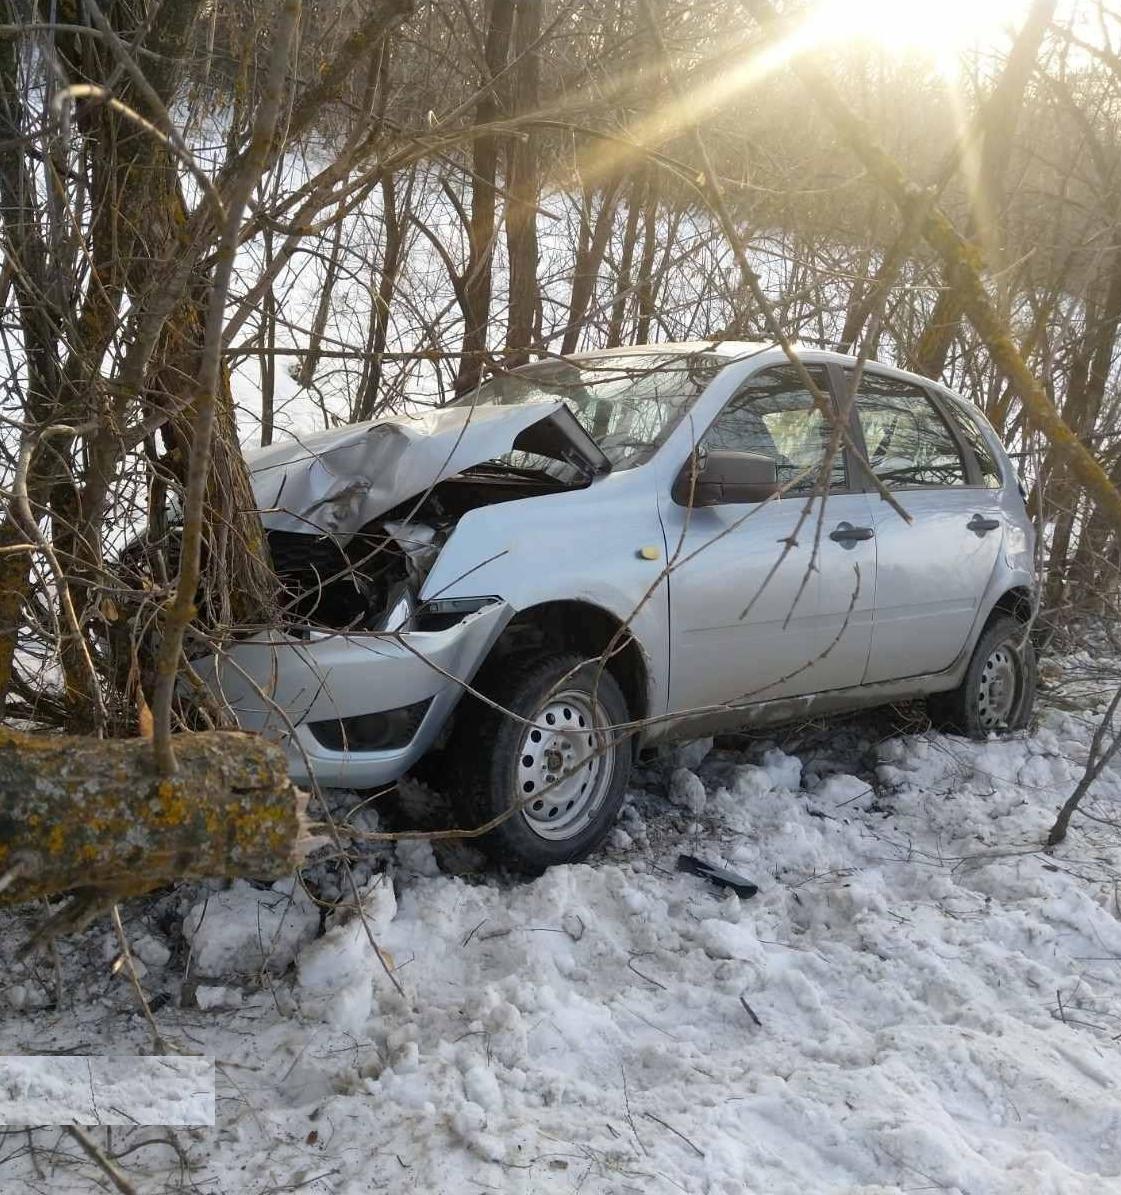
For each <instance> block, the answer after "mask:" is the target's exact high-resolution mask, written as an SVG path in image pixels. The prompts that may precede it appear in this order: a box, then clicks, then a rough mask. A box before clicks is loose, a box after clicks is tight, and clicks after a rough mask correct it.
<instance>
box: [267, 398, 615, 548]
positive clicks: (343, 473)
mask: <svg viewBox="0 0 1121 1195" xmlns="http://www.w3.org/2000/svg"><path fill="white" fill-rule="evenodd" d="M515 448H517V449H524V450H525V451H527V452H534V453H539V454H541V455H543V456H548V457H552V458H554V459H556V460H561V461H565V462H566V463H568V464H569V465H571V466H572V467H574V468H575V469H576V470H577V471H578V472H579V473H580V474H582V475H583V476H584V477H585V478H586V479H587V480H590V479H591V478H592V477H593V476H595V475H596V474H598V473H605V472H607V471H608V470H609V469H610V468H611V462H610V461H609V460H608V459H607V457H606V456H604V454H603V452H602V450H601V449H600V448H599V446H598V445H597V444H596V442H595V441H594V440H593V439H592V438H591V436H589V435H588V433H587V432H586V431H585V430H584V429H583V427H582V426H581V425H580V423H579V421H578V420H577V418H576V416H575V415H573V413H572V411H571V410H570V409H569V408H568V407H567V406H565V404H564V403H563V402H561V401H560V400H557V401H549V402H527V403H517V404H511V405H507V406H496V405H479V406H474V407H472V406H451V407H439V408H437V407H433V408H431V409H430V410H427V411H425V412H423V413H422V414H419V415H413V416H404V415H402V416H395V417H393V418H390V419H379V420H377V421H374V422H370V423H356V424H353V425H352V426H350V427H342V428H334V429H331V430H330V431H325V432H317V433H315V434H313V435H310V436H305V437H303V438H301V439H292V440H285V441H283V442H282V443H279V444H274V445H272V446H271V447H269V448H262V449H259V450H257V451H255V452H249V453H246V462H247V464H248V465H249V471H250V475H251V478H252V482H253V493H254V497H255V498H256V501H257V507H258V509H259V511H260V512H261V521H262V523H263V524H264V525H265V527H266V528H268V529H270V530H277V531H296V532H303V533H304V534H321V535H322V534H325V535H331V536H333V537H335V538H336V539H338V540H339V541H340V542H343V543H345V542H346V541H347V540H348V539H349V538H351V537H352V536H353V535H354V534H356V533H357V532H358V531H359V530H360V529H361V528H362V527H363V526H365V524H366V523H368V522H369V521H370V520H371V519H375V518H377V517H378V516H379V515H382V514H385V512H386V511H388V510H391V509H392V508H393V507H395V506H397V505H398V504H399V503H401V502H407V501H408V500H409V499H410V498H415V497H417V496H418V495H420V494H423V493H424V492H425V491H426V490H428V489H430V488H431V487H432V486H433V485H435V484H436V483H437V482H438V481H443V480H444V479H445V478H448V477H454V476H455V475H456V474H457V473H461V472H463V470H464V469H469V468H471V467H472V466H473V465H480V464H482V463H483V462H484V461H488V460H492V459H493V458H495V457H498V456H501V455H502V454H503V453H506V452H510V451H511V450H512V449H515Z"/></svg>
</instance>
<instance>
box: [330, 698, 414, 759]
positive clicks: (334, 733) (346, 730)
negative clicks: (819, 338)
mask: <svg viewBox="0 0 1121 1195" xmlns="http://www.w3.org/2000/svg"><path fill="white" fill-rule="evenodd" d="M431 703H432V698H431V697H428V698H425V700H424V701H417V702H415V703H414V704H413V705H402V706H399V707H398V708H397V709H395V710H379V711H378V712H377V713H374V714H358V715H357V716H356V717H353V718H330V719H327V720H326V721H323V722H309V723H308V729H309V730H310V731H311V733H312V735H313V736H314V737H315V741H316V742H317V743H319V744H320V745H321V746H324V747H328V748H329V749H330V750H332V751H394V750H397V749H399V748H401V747H407V746H408V745H409V743H410V742H411V741H412V738H413V735H414V734H416V732H417V727H418V726H420V724H421V721H422V720H423V718H424V712H425V710H427V709H428V707H429V705H431Z"/></svg>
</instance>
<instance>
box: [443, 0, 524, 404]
mask: <svg viewBox="0 0 1121 1195" xmlns="http://www.w3.org/2000/svg"><path fill="white" fill-rule="evenodd" d="M513 19H514V0H492V3H491V7H490V18H489V20H488V21H487V37H486V45H485V48H484V51H483V54H484V60H485V61H484V68H483V69H484V73H485V76H486V77H485V78H484V79H483V86H484V87H485V86H486V85H487V84H488V83H489V82H490V81H491V80H492V79H493V78H494V77H495V75H497V74H498V73H499V72H500V71H501V70H502V69H503V68H504V67H505V66H506V59H507V56H508V55H509V52H510V34H511V31H512V26H513ZM499 109H500V105H499V102H498V99H497V97H496V96H495V95H494V92H493V90H488V91H485V92H484V93H483V95H482V97H481V98H480V100H479V102H478V104H477V105H476V107H475V121H476V123H478V124H487V123H489V122H490V121H492V120H495V119H497V117H498V114H499ZM497 174H498V138H497V137H494V136H492V135H490V134H488V135H486V136H483V137H477V138H476V139H475V152H474V162H473V163H472V175H473V180H472V185H471V223H470V225H469V227H468V229H467V236H468V241H469V243H470V253H469V255H468V261H467V273H466V276H465V283H464V297H465V299H466V303H467V311H466V313H465V320H464V322H465V327H464V329H463V356H462V358H461V359H460V362H459V376H458V378H457V379H456V390H457V391H458V392H459V393H461V394H462V393H466V392H469V391H471V390H474V388H475V387H476V386H477V385H478V384H479V378H480V376H481V374H482V370H483V362H482V355H483V353H484V352H485V350H486V347H487V328H488V324H489V323H490V299H491V290H492V288H493V279H494V234H495V219H494V213H495V202H496V201H495V195H496V191H495V179H496V178H497Z"/></svg>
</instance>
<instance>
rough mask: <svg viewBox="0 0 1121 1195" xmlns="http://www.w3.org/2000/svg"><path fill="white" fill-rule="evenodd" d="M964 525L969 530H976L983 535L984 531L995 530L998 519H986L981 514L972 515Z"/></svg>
mask: <svg viewBox="0 0 1121 1195" xmlns="http://www.w3.org/2000/svg"><path fill="white" fill-rule="evenodd" d="M966 526H967V527H968V528H969V530H970V531H976V532H977V534H978V535H984V534H985V532H986V531H995V530H996V529H997V528H998V527H999V526H1000V519H986V518H985V517H984V516H983V515H974V516H973V518H971V519H970V520H969V522H968V523H966Z"/></svg>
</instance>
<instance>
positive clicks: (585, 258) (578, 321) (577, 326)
mask: <svg viewBox="0 0 1121 1195" xmlns="http://www.w3.org/2000/svg"><path fill="white" fill-rule="evenodd" d="M619 185H620V180H619V179H618V178H616V179H613V180H612V181H611V182H609V183H608V184H607V186H606V187H604V189H603V198H602V199H601V201H600V207H599V214H598V216H597V217H596V221H595V225H594V226H593V225H592V223H591V216H592V201H593V198H594V192H593V191H592V190H591V189H590V188H589V189H588V190H586V191H585V192H584V211H583V214H582V217H581V225H585V226H586V230H585V232H584V235H582V236H581V245H580V250H579V252H578V253H577V255H576V265H575V268H574V269H573V271H572V294H571V296H570V298H569V302H568V323H567V324H566V325H565V329H564V339H563V341H562V342H561V352H562V353H574V352H575V351H576V347H577V345H578V344H579V343H580V333H581V332H582V331H583V329H584V320H585V318H586V316H587V314H588V306H589V304H590V303H591V300H592V296H593V295H594V294H595V289H596V281H597V279H598V278H599V268H600V266H601V265H602V264H603V258H604V254H605V253H606V252H607V242H608V239H609V238H610V236H611V227H612V224H613V223H614V221H615V204H616V201H617V199H618V195H619ZM588 234H590V235H588Z"/></svg>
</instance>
